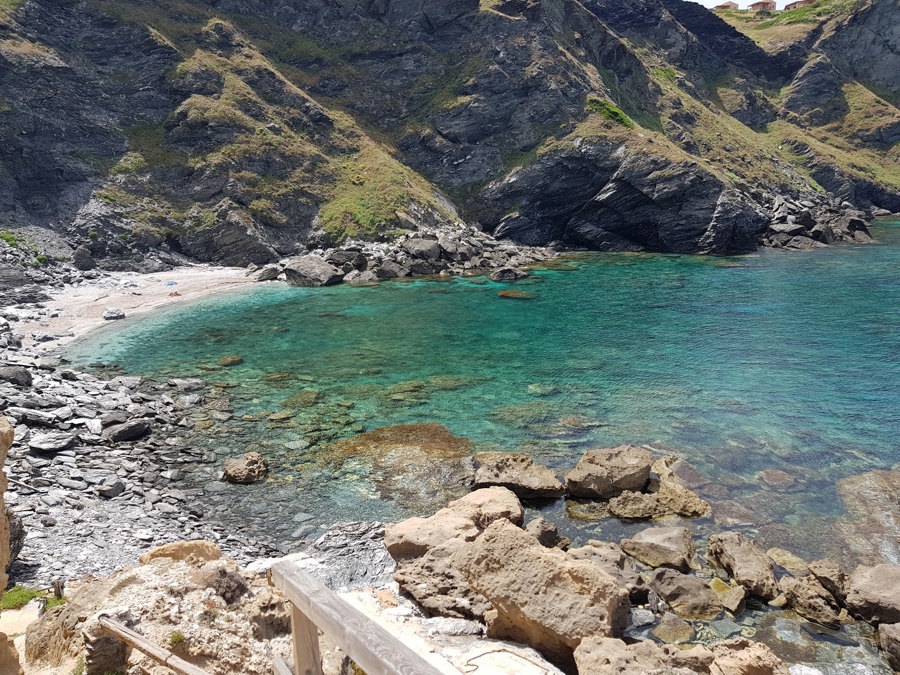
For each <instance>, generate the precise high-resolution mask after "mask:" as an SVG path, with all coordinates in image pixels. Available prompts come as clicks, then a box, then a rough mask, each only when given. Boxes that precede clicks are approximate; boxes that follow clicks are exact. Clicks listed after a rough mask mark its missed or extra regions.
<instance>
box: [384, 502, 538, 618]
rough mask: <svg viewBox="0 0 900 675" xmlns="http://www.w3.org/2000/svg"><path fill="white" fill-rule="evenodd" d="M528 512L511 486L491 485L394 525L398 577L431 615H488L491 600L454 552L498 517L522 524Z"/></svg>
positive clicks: (390, 540) (391, 539)
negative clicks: (465, 572)
mask: <svg viewBox="0 0 900 675" xmlns="http://www.w3.org/2000/svg"><path fill="white" fill-rule="evenodd" d="M523 515H524V511H523V509H522V505H521V503H519V500H518V498H517V497H516V496H515V495H514V494H513V493H512V492H511V491H510V490H507V489H506V488H503V487H491V488H484V489H481V490H475V491H474V492H471V493H469V494H467V495H466V496H464V497H462V498H461V499H457V500H455V501H452V502H450V503H449V504H448V505H447V506H446V507H445V508H443V509H441V510H439V511H438V512H437V513H435V514H434V515H432V516H430V517H428V518H409V519H408V520H404V521H402V522H399V523H396V524H394V525H388V526H387V527H386V528H385V536H384V543H385V546H386V547H387V550H388V553H390V555H391V557H393V558H394V560H395V561H396V562H397V570H396V572H395V573H394V580H395V581H396V582H397V583H398V584H399V585H400V588H401V590H403V591H404V592H405V593H406V594H408V595H409V596H411V597H412V598H413V599H415V600H416V602H417V603H418V604H419V605H420V606H421V607H422V608H423V609H424V610H425V613H426V614H428V615H430V616H449V617H457V618H463V619H478V620H483V618H484V614H485V612H486V611H487V610H489V609H490V608H491V605H490V603H489V602H488V600H487V599H486V598H485V597H484V596H483V595H481V594H480V593H479V592H478V591H476V590H475V589H474V588H473V587H472V586H471V585H470V584H469V582H468V580H467V579H466V577H465V576H464V575H463V574H462V573H461V572H460V570H459V569H458V568H457V566H456V563H455V559H454V556H455V554H456V553H457V552H458V551H459V550H460V549H462V548H464V547H465V546H467V545H468V542H471V541H473V540H474V539H475V538H476V537H478V535H479V534H480V533H481V532H482V531H483V530H484V529H485V528H486V527H488V526H489V525H490V524H491V523H493V522H494V521H496V520H506V521H507V522H512V523H515V524H516V525H520V524H521V523H522V518H523ZM536 541H537V540H535V542H536Z"/></svg>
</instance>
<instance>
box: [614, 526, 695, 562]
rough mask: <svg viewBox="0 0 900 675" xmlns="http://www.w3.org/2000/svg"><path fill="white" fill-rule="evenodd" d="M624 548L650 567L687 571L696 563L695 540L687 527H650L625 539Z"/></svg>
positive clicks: (623, 541)
mask: <svg viewBox="0 0 900 675" xmlns="http://www.w3.org/2000/svg"><path fill="white" fill-rule="evenodd" d="M622 550H623V551H625V553H627V554H628V555H630V556H633V557H635V558H637V559H638V560H640V561H641V562H642V563H645V564H647V565H650V567H671V568H672V569H676V570H678V571H679V572H687V571H688V570H689V569H691V567H693V566H694V565H695V564H696V563H695V561H694V541H693V538H692V537H691V533H690V531H689V530H688V529H687V528H686V527H648V528H647V529H646V530H641V531H640V532H638V533H637V534H636V535H634V536H633V537H632V538H631V539H623V540H622Z"/></svg>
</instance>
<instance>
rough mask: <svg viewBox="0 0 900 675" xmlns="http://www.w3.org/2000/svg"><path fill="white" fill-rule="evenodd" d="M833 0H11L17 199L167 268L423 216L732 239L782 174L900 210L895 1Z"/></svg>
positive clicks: (597, 236)
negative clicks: (783, 1)
mask: <svg viewBox="0 0 900 675" xmlns="http://www.w3.org/2000/svg"><path fill="white" fill-rule="evenodd" d="M820 3H821V4H822V6H823V7H824V8H825V9H824V10H823V11H822V12H819V13H810V12H804V13H801V14H798V15H794V14H792V13H791V12H785V13H782V14H781V15H776V17H775V18H774V19H765V18H764V17H757V18H753V17H750V15H747V13H742V16H738V15H737V14H735V15H734V16H729V15H728V14H727V13H726V14H725V15H722V16H719V15H717V14H715V13H712V12H710V11H708V10H706V9H704V8H702V7H700V6H699V5H696V4H694V3H690V2H684V1H683V0H631V1H630V2H622V1H619V2H614V1H613V0H587V1H586V2H583V3H582V2H578V1H577V0H481V1H480V2H479V1H478V0H452V1H450V2H438V1H437V0H426V1H425V2H424V3H423V2H410V1H408V0H377V1H376V2H358V1H357V0H336V1H329V2H326V1H325V0H310V1H308V2H292V1H291V0H208V1H206V2H203V1H202V0H160V1H159V2H149V0H138V1H136V2H126V1H125V0H78V1H76V0H24V2H22V3H21V4H20V3H18V2H17V0H8V2H6V3H4V4H3V5H2V7H3V8H4V9H3V10H2V18H0V117H2V120H3V124H2V125H0V140H2V144H0V227H3V228H7V229H11V230H15V229H20V228H23V227H28V226H38V227H43V228H48V229H49V230H52V231H53V232H56V233H60V234H61V235H62V238H63V240H64V243H63V244H61V246H62V247H63V249H64V248H65V246H68V247H69V252H68V254H69V255H71V257H73V258H74V260H75V261H76V262H77V263H78V264H79V265H80V266H82V267H89V266H91V265H93V264H95V263H97V262H99V264H101V265H102V266H104V267H108V268H115V267H134V266H135V260H136V259H137V257H138V256H137V254H140V256H141V262H140V266H141V267H142V268H143V269H154V268H157V267H160V266H165V265H168V264H172V263H176V262H178V261H179V260H184V259H188V258H190V259H199V260H211V261H217V262H223V263H229V264H246V263H248V262H255V263H264V262H268V261H271V260H274V259H276V258H279V257H283V256H285V255H290V254H293V253H297V252H300V251H303V250H305V249H307V248H311V247H315V246H320V245H323V244H329V243H333V242H336V241H341V240H343V239H344V238H347V237H362V238H378V237H391V236H393V235H394V233H395V232H396V231H398V230H400V229H403V228H409V227H413V226H414V223H413V222H412V221H414V220H415V219H416V218H420V219H425V220H426V221H428V223H429V224H435V223H442V224H445V225H450V226H452V225H453V223H455V222H457V221H459V220H465V221H469V222H477V223H480V224H481V226H482V227H484V228H485V229H487V230H490V231H494V232H495V233H496V234H497V235H498V236H504V237H509V238H512V239H514V240H517V241H520V242H524V243H530V244H546V243H549V242H552V241H557V242H561V243H562V244H563V245H570V246H587V247H590V248H600V249H650V250H671V251H686V252H687V251H699V252H716V253H721V252H729V251H741V250H750V249H752V248H753V247H755V246H756V245H758V244H759V243H760V242H766V243H770V244H774V245H779V241H780V240H777V238H776V239H773V237H772V236H771V235H772V230H771V229H770V226H772V225H773V223H774V224H777V222H778V219H777V216H776V215H775V213H774V212H775V210H776V198H779V197H787V198H791V199H793V200H796V201H797V202H799V201H805V202H808V203H809V204H811V206H809V207H804V208H808V209H809V210H810V213H811V214H812V215H811V217H812V222H816V221H820V222H825V221H826V220H827V221H828V222H829V223H831V222H833V221H834V217H836V216H835V213H833V211H834V209H835V208H836V207H838V205H839V204H840V203H841V202H849V203H851V204H853V205H854V206H856V207H859V208H862V209H868V210H871V209H886V210H890V211H900V170H898V161H900V160H898V150H897V141H898V140H900V113H898V110H897V107H896V106H897V94H898V91H900V84H898V77H897V75H896V73H897V72H898V69H897V68H896V67H895V66H896V65H897V64H896V60H897V58H898V56H897V55H898V33H897V28H896V26H897V25H900V22H898V21H897V20H896V19H897V18H898V16H897V15H898V10H897V8H896V5H895V3H892V2H883V1H882V2H879V1H878V0H867V1H859V2H856V1H854V0H820ZM826 10H827V11H826ZM798 11H799V10H794V12H798ZM795 19H796V20H795ZM779 22H780V23H779ZM829 193H830V194H829ZM826 211H827V212H828V214H826ZM409 213H414V214H416V215H415V217H414V218H412V219H411V218H410V217H409V215H408V214H409ZM829 214H830V215H829ZM857 215H859V214H855V213H854V214H853V217H856V216H857ZM863 215H865V214H863ZM773 217H774V218H775V220H774V221H773ZM829 219H830V220H829ZM811 228H812V225H810V226H809V228H807V230H804V233H805V234H807V235H809V236H810V237H812V229H811ZM835 231H836V232H837V234H836V235H835V237H832V238H831V239H832V240H833V239H840V238H854V236H853V234H852V232H851V231H850V230H848V229H847V228H846V227H844V228H843V229H841V227H837V229H836V230H835ZM842 233H843V234H842ZM807 238H809V237H807ZM812 238H815V237H812ZM857 239H858V238H857ZM820 240H821V238H820ZM782 243H783V242H782ZM60 255H66V251H65V250H62V253H61V254H60Z"/></svg>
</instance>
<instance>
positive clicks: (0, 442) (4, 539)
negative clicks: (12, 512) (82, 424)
mask: <svg viewBox="0 0 900 675" xmlns="http://www.w3.org/2000/svg"><path fill="white" fill-rule="evenodd" d="M14 436H15V430H14V429H13V428H12V425H10V423H9V422H8V421H7V419H6V418H5V417H3V416H2V415H0V594H2V590H3V589H5V588H6V585H7V582H8V581H9V578H8V577H7V576H6V568H7V566H8V565H9V519H8V518H7V515H6V504H5V503H4V500H3V493H4V492H6V485H7V480H6V472H5V471H3V470H2V468H3V466H4V465H5V464H6V454H7V453H8V452H9V449H10V448H11V447H12V444H13V437H14Z"/></svg>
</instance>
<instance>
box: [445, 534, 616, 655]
mask: <svg viewBox="0 0 900 675" xmlns="http://www.w3.org/2000/svg"><path fill="white" fill-rule="evenodd" d="M455 561H456V565H457V567H458V568H459V570H460V571H461V572H462V574H463V575H464V576H465V577H466V579H467V580H468V582H469V584H471V586H472V587H473V588H474V589H475V590H477V591H478V592H479V593H481V594H482V595H483V596H485V597H486V598H487V599H488V600H489V601H490V603H491V605H492V609H490V610H488V611H487V612H486V613H485V619H486V621H487V630H488V635H489V636H490V637H496V638H501V639H503V638H505V639H510V640H514V641H516V642H522V643H525V644H527V645H530V646H532V647H534V648H535V649H537V650H538V651H540V652H541V653H542V654H544V655H545V656H546V657H547V658H548V659H550V660H551V661H553V662H555V663H557V664H559V665H560V666H561V667H562V668H563V669H566V668H571V667H572V666H573V665H574V659H573V656H572V653H573V651H574V650H575V648H576V647H578V644H579V643H580V642H581V640H582V639H583V638H585V637H587V636H590V635H599V636H608V637H616V636H618V635H621V633H622V630H623V629H624V628H625V626H626V624H627V621H628V614H629V609H630V603H629V601H628V593H627V592H626V591H625V589H623V588H621V587H620V586H619V585H618V584H617V583H616V580H615V579H613V578H612V577H611V576H609V575H608V574H606V573H605V572H603V571H602V570H601V569H600V568H599V567H597V566H596V565H594V564H592V563H590V562H587V561H585V560H577V559H574V558H572V557H571V556H569V555H567V554H566V553H564V552H562V551H560V550H558V549H548V548H545V547H543V546H541V545H540V543H538V541H537V540H536V539H535V538H534V537H532V536H531V535H530V534H528V533H527V532H525V531H523V530H522V529H521V528H518V527H516V526H515V525H513V524H512V523H510V522H509V521H508V520H497V521H495V522H493V523H491V525H490V526H488V528H487V529H486V530H485V531H484V532H483V533H482V534H481V536H479V537H478V538H477V539H476V540H475V541H473V542H472V543H471V544H469V545H468V546H465V547H462V548H461V549H460V550H459V551H458V553H457V555H456V557H455Z"/></svg>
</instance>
